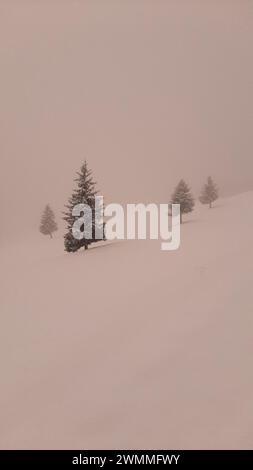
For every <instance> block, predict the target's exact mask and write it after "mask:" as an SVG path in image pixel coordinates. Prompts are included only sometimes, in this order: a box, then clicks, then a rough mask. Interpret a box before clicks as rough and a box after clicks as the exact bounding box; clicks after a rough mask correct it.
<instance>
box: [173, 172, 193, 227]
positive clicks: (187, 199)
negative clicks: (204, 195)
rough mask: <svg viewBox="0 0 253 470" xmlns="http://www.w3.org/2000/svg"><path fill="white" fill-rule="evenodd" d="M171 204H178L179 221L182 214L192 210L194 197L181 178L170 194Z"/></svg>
mask: <svg viewBox="0 0 253 470" xmlns="http://www.w3.org/2000/svg"><path fill="white" fill-rule="evenodd" d="M171 204H180V223H182V216H183V214H187V213H188V212H192V211H193V208H194V205H195V203H194V198H193V196H192V194H191V190H190V188H189V186H188V185H187V184H186V183H185V181H184V180H183V179H182V180H180V181H179V183H178V185H177V186H176V188H175V190H174V192H173V194H172V196H171Z"/></svg>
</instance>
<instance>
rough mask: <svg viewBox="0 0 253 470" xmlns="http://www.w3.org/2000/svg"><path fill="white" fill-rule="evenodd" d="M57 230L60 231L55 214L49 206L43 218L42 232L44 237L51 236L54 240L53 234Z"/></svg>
mask: <svg viewBox="0 0 253 470" xmlns="http://www.w3.org/2000/svg"><path fill="white" fill-rule="evenodd" d="M56 230H58V227H57V223H56V221H55V215H54V212H53V211H52V209H51V207H50V206H49V204H47V205H46V207H45V209H44V211H43V214H42V217H41V223H40V232H41V233H43V235H50V238H52V237H53V232H55V231H56Z"/></svg>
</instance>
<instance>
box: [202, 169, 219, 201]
mask: <svg viewBox="0 0 253 470" xmlns="http://www.w3.org/2000/svg"><path fill="white" fill-rule="evenodd" d="M218 197H219V193H218V188H217V186H216V185H215V184H214V182H213V180H212V178H211V176H209V177H208V178H207V183H206V184H205V185H204V186H203V188H202V191H201V194H200V197H199V200H200V202H201V203H202V204H209V208H210V209H211V207H212V203H213V202H214V201H216V199H218Z"/></svg>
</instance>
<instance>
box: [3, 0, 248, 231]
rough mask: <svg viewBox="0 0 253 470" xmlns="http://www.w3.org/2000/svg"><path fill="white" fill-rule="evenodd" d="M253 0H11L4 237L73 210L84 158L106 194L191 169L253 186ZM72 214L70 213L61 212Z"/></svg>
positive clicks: (170, 184)
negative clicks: (48, 212) (49, 214)
mask: <svg viewBox="0 0 253 470" xmlns="http://www.w3.org/2000/svg"><path fill="white" fill-rule="evenodd" d="M252 13H253V5H252V2H251V1H250V0H249V1H248V0H240V1H239V0H236V1H233V0H217V1H215V0H209V1H205V2H203V1H201V0H199V1H197V0H187V1H186V0H181V1H177V0H174V1H173V0H167V1H165V0H156V1H154V0H152V1H149V0H121V1H119V0H106V1H105V0H103V1H102V0H87V1H81V0H79V1H78V0H43V1H42V0H41V1H38V0H36V1H34V0H22V1H21V0H12V1H9V0H0V64H1V74H0V83H1V86H0V159H1V172H0V208H1V224H2V230H1V238H2V239H3V238H5V236H7V235H8V234H9V233H10V231H11V230H15V233H17V230H19V231H20V232H21V233H22V232H26V231H27V230H34V229H37V227H38V226H39V222H40V217H41V212H42V210H43V208H44V206H45V204H46V203H48V202H49V203H50V204H51V205H52V208H53V209H54V210H55V212H56V215H57V221H58V222H60V216H61V212H62V210H63V208H64V204H65V203H66V202H67V198H68V197H69V196H70V193H71V191H72V188H73V178H74V175H75V172H76V171H77V170H78V169H79V168H80V165H81V163H82V161H83V160H84V159H87V161H88V165H89V166H90V167H91V169H92V170H93V173H94V177H95V179H96V180H97V182H98V186H99V189H100V190H101V193H102V194H103V195H104V197H105V201H106V202H111V201H113V202H138V201H140V202H145V201H146V202H148V201H157V202H163V203H164V202H169V200H170V195H171V192H172V190H173V189H174V186H175V185H176V184H177V182H178V180H179V179H180V178H181V177H183V178H185V180H186V181H187V183H189V184H190V186H191V187H192V189H193V192H194V194H195V196H198V193H199V190H200V187H201V186H202V184H203V182H204V181H205V179H206V177H207V176H208V175H209V174H210V175H212V176H213V178H214V180H215V182H216V183H217V184H218V186H219V188H220V192H221V195H228V194H234V193H236V192H240V191H246V190H249V189H253V176H252V169H253V163H252V149H253V145H252V105H253V102H252V83H253V73H252V72H253V68H252V39H253V30H252ZM60 224H63V223H61V222H60Z"/></svg>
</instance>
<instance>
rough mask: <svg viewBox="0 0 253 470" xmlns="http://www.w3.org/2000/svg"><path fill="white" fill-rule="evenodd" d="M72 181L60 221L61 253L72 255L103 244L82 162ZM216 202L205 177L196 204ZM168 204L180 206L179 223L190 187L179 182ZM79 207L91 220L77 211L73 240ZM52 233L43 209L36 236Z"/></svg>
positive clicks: (92, 187)
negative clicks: (64, 227) (62, 229)
mask: <svg viewBox="0 0 253 470" xmlns="http://www.w3.org/2000/svg"><path fill="white" fill-rule="evenodd" d="M74 181H75V183H76V187H75V189H74V190H73V193H72V195H71V196H70V198H69V200H68V203H67V204H66V206H65V208H66V210H65V212H64V213H63V215H64V217H63V219H64V220H65V222H66V224H67V231H66V233H65V235H64V247H65V251H67V252H72V253H73V252H75V251H77V250H79V249H80V248H84V249H85V250H87V249H88V246H89V245H90V244H91V243H95V242H97V241H100V240H105V235H104V222H103V221H98V220H97V219H96V217H97V212H96V207H95V196H97V195H98V191H97V189H96V182H95V181H94V180H93V177H92V172H91V170H90V169H89V168H88V165H87V162H86V161H85V162H84V163H83V164H82V166H81V169H80V171H79V172H77V176H76V178H75V180H74ZM216 199H218V189H217V186H216V185H215V183H214V182H213V180H212V178H211V177H210V176H209V177H208V179H207V182H206V183H205V185H204V186H203V188H202V190H201V194H200V197H199V200H200V202H201V203H202V204H208V205H209V207H210V208H211V207H212V204H213V202H214V201H216ZM170 202H171V204H180V223H182V220H183V214H187V213H189V212H192V211H193V209H194V206H195V201H194V197H193V195H192V192H191V189H190V187H189V186H188V185H187V183H186V182H185V181H184V180H183V179H181V180H180V181H179V183H178V185H177V186H176V188H175V190H174V192H173V193H172V195H171V201H170ZM80 204H85V205H86V207H87V206H88V207H89V208H90V209H91V211H90V212H91V214H92V217H89V216H87V215H85V211H83V212H82V211H80V214H78V218H79V216H80V217H82V219H80V221H81V222H80V223H81V226H80V227H79V233H80V234H81V236H80V237H76V236H74V235H73V227H74V224H75V222H76V219H77V215H76V214H75V213H73V209H74V208H76V206H78V205H80ZM81 212H82V213H81ZM98 227H100V229H101V231H100V233H101V238H98V237H97V230H96V229H97V228H98ZM56 230H57V224H56V221H55V215H54V212H53V211H52V209H51V207H50V206H49V205H47V206H46V207H45V209H44V212H43V214H42V218H41V224H40V232H41V233H42V234H43V235H49V236H50V237H51V238H52V234H53V232H55V231H56ZM87 234H88V235H87Z"/></svg>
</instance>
